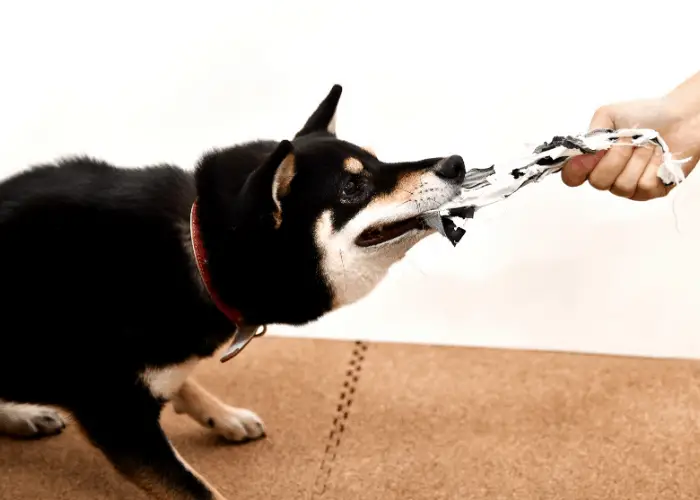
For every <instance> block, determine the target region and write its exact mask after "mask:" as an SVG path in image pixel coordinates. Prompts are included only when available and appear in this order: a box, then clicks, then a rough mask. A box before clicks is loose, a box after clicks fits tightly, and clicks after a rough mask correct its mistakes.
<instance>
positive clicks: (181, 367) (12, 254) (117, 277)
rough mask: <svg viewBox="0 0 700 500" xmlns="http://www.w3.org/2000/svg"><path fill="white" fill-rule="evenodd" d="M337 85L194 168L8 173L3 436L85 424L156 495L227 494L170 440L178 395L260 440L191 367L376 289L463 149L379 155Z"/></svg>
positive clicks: (452, 177)
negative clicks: (280, 135) (233, 343)
mask: <svg viewBox="0 0 700 500" xmlns="http://www.w3.org/2000/svg"><path fill="white" fill-rule="evenodd" d="M341 93H342V88H341V86H339V85H335V86H333V87H332V89H331V90H330V92H329V93H328V94H327V96H326V97H325V98H324V99H323V100H322V101H321V102H320V103H319V104H318V106H317V108H316V109H315V111H314V112H313V113H312V114H311V115H310V116H309V117H308V119H307V121H306V122H305V123H304V125H303V126H302V127H301V129H300V130H299V131H298V132H297V133H296V134H295V135H294V136H293V137H292V139H285V140H281V141H275V140H258V141H251V142H246V143H243V144H238V145H235V146H232V147H228V148H220V149H214V150H211V151H208V152H206V153H205V154H204V155H203V156H202V157H201V159H200V160H199V162H198V163H197V165H196V166H195V168H194V169H193V170H192V171H188V170H185V169H181V168H178V167H176V166H172V165H153V166H146V167H143V168H118V167H116V166H113V165H111V164H108V163H106V162H104V161H100V160H97V159H93V158H89V157H78V156H76V157H67V158H63V159H60V160H58V161H56V162H55V163H50V164H41V165H35V166H32V167H31V168H28V169H27V170H25V171H23V172H20V173H18V174H15V175H13V176H11V177H9V178H7V179H5V180H4V181H3V182H2V183H0V283H2V287H3V290H4V291H3V304H2V329H1V333H0V340H1V342H2V343H1V346H2V347H1V349H0V433H2V434H5V435H10V436H23V437H42V436H49V435H53V434H57V433H59V432H61V430H62V429H63V428H64V427H65V422H64V420H63V418H62V417H61V415H60V414H59V413H58V412H57V411H55V410H54V409H53V408H58V409H64V410H65V411H66V412H67V413H69V414H71V415H72V417H73V419H74V420H75V422H77V424H79V426H80V429H81V430H82V432H83V433H84V434H85V436H86V437H87V438H88V439H89V441H90V442H91V443H92V444H93V445H94V446H95V447H97V448H98V449H99V450H101V452H102V453H103V454H104V455H105V456H106V458H107V459H108V460H109V461H110V462H111V464H113V466H114V467H115V469H116V470H117V471H118V472H119V473H121V474H122V475H123V477H125V478H126V479H127V480H129V481H131V482H133V483H134V484H135V485H136V486H138V487H139V488H141V489H142V490H144V491H145V492H146V493H147V494H148V495H149V497H151V498H155V499H166V498H167V499H173V498H177V499H183V500H185V499H186V500H192V499H197V500H204V499H223V498H224V497H223V496H222V494H221V493H219V492H217V490H216V489H215V487H213V486H212V485H210V484H209V483H208V482H207V481H206V480H205V479H204V478H203V477H202V476H201V475H200V474H198V473H197V472H196V471H195V470H194V469H193V468H192V467H190V466H189V465H188V464H187V463H186V462H185V461H184V459H183V458H182V457H181V456H180V455H179V454H178V453H177V451H176V450H175V449H174V448H173V447H172V446H171V444H170V442H169V441H168V439H167V437H166V435H165V434H164V432H163V430H162V428H161V427H160V423H159V418H160V414H161V410H162V409H163V407H164V405H166V404H168V403H170V404H172V405H173V408H174V410H175V411H176V413H178V414H185V415H188V416H189V417H191V418H192V419H194V420H195V421H196V422H198V423H199V424H201V425H202V426H204V427H207V428H209V429H211V430H212V431H213V432H215V433H218V434H220V435H222V436H223V437H225V438H227V439H228V440H231V441H236V442H238V441H246V440H252V439H258V438H261V437H263V436H264V435H265V427H264V425H263V423H262V421H261V419H260V418H259V417H258V416H257V415H256V414H255V413H253V412H252V411H250V410H246V409H242V408H236V407H233V406H229V405H227V404H225V403H223V402H222V401H220V400H218V399H217V398H216V397H215V396H213V395H212V394H210V393H209V392H207V391H206V390H205V389H204V388H203V387H201V386H200V385H198V384H197V383H196V382H195V381H194V380H192V379H191V378H189V374H190V373H191V371H192V370H193V369H194V367H195V366H196V364H197V363H198V362H199V361H200V360H202V359H205V358H208V357H211V356H213V355H214V354H216V352H217V351H218V350H219V349H220V348H222V347H224V346H225V344H226V343H227V342H229V341H230V340H231V338H232V335H234V332H236V331H238V330H245V329H248V331H249V330H250V329H251V328H257V327H258V326H262V325H267V324H273V323H275V324H288V325H303V324H306V323H309V322H311V321H314V320H317V319H318V318H320V317H322V316H323V315H324V314H326V313H328V312H330V311H333V310H336V309H338V308H341V307H343V306H346V305H348V304H352V303H354V302H357V301H358V300H360V299H361V298H363V297H365V296H366V295H367V294H368V293H369V292H370V291H371V290H372V289H373V288H374V287H375V286H376V285H377V284H378V283H379V282H380V281H381V280H382V278H383V277H384V276H385V275H386V273H387V271H388V269H389V267H390V266H391V265H393V264H394V263H396V262H397V261H399V260H400V259H401V258H402V257H403V256H404V255H405V253H406V252H407V251H408V250H409V249H410V248H411V247H413V246H414V245H415V244H416V243H418V242H419V241H421V240H423V239H424V238H425V237H427V236H428V235H430V234H431V233H433V232H434V231H433V230H432V229H430V228H429V227H427V226H426V225H425V223H424V222H423V219H422V215H423V214H424V213H425V212H427V211H430V210H433V209H435V208H437V207H439V206H440V205H442V204H443V203H445V202H447V201H448V200H449V199H451V198H452V197H454V196H455V195H457V194H458V192H459V189H460V185H461V184H462V181H463V180H464V176H465V166H464V161H463V160H462V158H461V157H460V156H457V155H452V156H448V157H439V158H429V159H424V160H420V161H410V162H399V163H385V162H382V161H381V160H379V159H378V157H377V156H376V155H375V154H374V153H373V152H372V151H371V150H370V149H367V148H362V147H359V146H357V145H355V144H353V143H350V142H347V141H344V140H342V139H339V138H338V137H337V135H336V131H335V123H336V111H337V107H338V102H339V99H340V96H341Z"/></svg>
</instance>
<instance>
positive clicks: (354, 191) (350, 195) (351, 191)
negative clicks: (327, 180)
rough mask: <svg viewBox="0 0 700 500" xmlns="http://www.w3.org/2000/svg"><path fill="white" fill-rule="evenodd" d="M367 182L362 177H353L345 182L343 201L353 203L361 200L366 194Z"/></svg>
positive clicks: (342, 193) (342, 191) (342, 192)
mask: <svg viewBox="0 0 700 500" xmlns="http://www.w3.org/2000/svg"><path fill="white" fill-rule="evenodd" d="M365 187H366V182H365V180H364V179H363V178H362V177H352V178H350V179H348V180H347V181H345V184H343V188H342V190H341V195H342V197H343V201H345V202H346V203H352V202H354V201H357V200H358V198H361V197H362V196H363V194H364V192H365Z"/></svg>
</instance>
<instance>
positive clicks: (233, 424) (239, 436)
mask: <svg viewBox="0 0 700 500" xmlns="http://www.w3.org/2000/svg"><path fill="white" fill-rule="evenodd" d="M216 413H217V415H216V416H215V417H210V418H209V419H208V420H207V427H209V428H210V429H211V430H213V431H214V432H215V433H217V434H219V435H220V436H222V437H223V438H225V439H226V440H228V441H233V442H237V443H239V442H242V441H250V440H253V439H259V438H262V437H264V436H265V426H264V424H263V422H262V420H261V419H260V417H258V416H257V415H256V414H255V413H253V412H252V411H250V410H246V409H244V408H234V407H233V406H223V407H222V408H221V409H220V411H217V412H216Z"/></svg>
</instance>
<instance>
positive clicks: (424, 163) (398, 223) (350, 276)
mask: <svg viewBox="0 0 700 500" xmlns="http://www.w3.org/2000/svg"><path fill="white" fill-rule="evenodd" d="M340 94H341V87H340V86H338V85H336V86H334V87H333V89H332V90H331V91H330V93H329V94H328V96H327V97H326V98H325V99H324V100H323V101H322V102H321V103H320V105H319V106H318V108H317V109H316V111H315V112H314V113H313V114H312V115H311V116H310V117H309V119H308V120H307V121H306V123H305V124H304V126H303V127H302V128H301V130H300V131H299V132H298V133H297V134H296V135H295V137H294V139H293V140H291V141H287V140H285V141H282V142H270V141H259V142H253V143H248V144H243V145H240V146H236V147H233V148H229V149H226V150H219V151H214V152H212V153H209V154H207V155H206V156H205V157H204V158H203V159H202V161H201V162H200V164H199V166H198V168H197V171H196V177H197V190H198V196H199V205H200V219H201V228H202V235H203V240H204V244H205V248H206V249H207V252H208V253H209V265H210V270H211V275H212V282H213V283H212V284H213V286H214V287H215V288H216V289H217V291H218V292H219V294H220V295H221V296H222V298H223V299H224V300H225V301H226V302H228V303H230V304H231V305H233V306H235V307H237V308H239V309H240V310H241V312H242V313H243V315H244V317H245V318H246V320H248V321H249V322H251V323H254V324H263V323H289V324H302V323H305V322H308V321H312V320H315V319H317V318H319V317H320V316H322V315H323V314H325V313H326V312H328V311H330V310H332V309H336V308H338V307H341V306H343V305H346V304H350V303H353V302H355V301H357V300H358V299H360V298H362V297H364V296H365V295H367V294H368V293H369V292H370V291H371V290H372V289H373V288H374V287H375V286H376V285H377V284H378V283H379V282H380V280H381V279H382V278H383V277H384V276H385V275H386V273H387V271H388V269H389V267H390V266H391V265H392V264H394V263H395V262H396V261H398V260H400V259H401V258H402V257H403V256H404V254H405V253H406V252H407V251H408V250H409V249H410V248H411V247H412V246H413V245H415V244H416V243H418V242H419V241H420V240H422V239H423V238H425V237H426V236H427V235H429V234H431V232H432V230H431V229H429V228H428V227H427V226H426V225H425V224H424V222H423V220H422V217H421V216H422V215H423V214H424V213H425V212H426V211H429V210H433V209H435V208H437V207H439V206H440V205H442V204H443V203H445V202H447V201H449V200H450V199H451V198H452V197H454V196H455V195H456V194H458V192H459V190H460V185H461V184H462V181H463V179H464V175H465V166H464V162H463V160H462V158H461V157H459V156H449V157H445V158H430V159H425V160H420V161H410V162H400V163H385V162H382V161H381V160H380V159H379V158H377V156H375V155H374V153H373V152H371V151H370V150H368V149H366V148H362V147H360V146H357V145H355V144H352V143H350V142H347V141H344V140H342V139H339V138H338V137H337V136H336V132H335V122H336V119H335V118H336V108H337V106H338V101H339V99H340Z"/></svg>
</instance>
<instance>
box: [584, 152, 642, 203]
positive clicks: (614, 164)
mask: <svg viewBox="0 0 700 500" xmlns="http://www.w3.org/2000/svg"><path fill="white" fill-rule="evenodd" d="M630 144H631V141H630V140H629V139H624V140H623V139H621V140H619V141H618V143H617V145H615V146H612V147H611V148H610V149H609V150H608V152H607V154H606V155H605V156H603V158H601V160H600V161H599V162H598V165H596V167H595V168H594V169H593V171H592V172H591V173H590V174H589V175H588V183H589V184H590V185H591V186H593V187H594V188H596V189H600V190H601V191H608V190H609V189H610V188H611V187H612V185H613V182H615V179H617V176H618V175H620V174H621V173H622V171H623V170H624V168H625V165H627V162H628V161H629V160H630V158H632V154H633V153H634V150H635V148H634V147H632V146H631V145H630Z"/></svg>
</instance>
